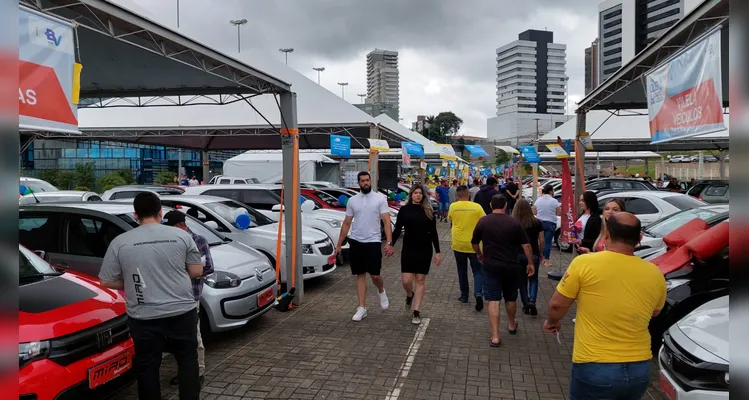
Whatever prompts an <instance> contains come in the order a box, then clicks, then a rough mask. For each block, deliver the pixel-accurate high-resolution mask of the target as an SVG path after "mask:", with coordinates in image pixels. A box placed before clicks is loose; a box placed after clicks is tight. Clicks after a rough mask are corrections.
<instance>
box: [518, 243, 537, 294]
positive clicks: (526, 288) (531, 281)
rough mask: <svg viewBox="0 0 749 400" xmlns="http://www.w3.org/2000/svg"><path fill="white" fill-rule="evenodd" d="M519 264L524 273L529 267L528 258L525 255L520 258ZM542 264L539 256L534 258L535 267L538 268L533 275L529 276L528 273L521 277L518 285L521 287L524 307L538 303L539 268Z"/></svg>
mask: <svg viewBox="0 0 749 400" xmlns="http://www.w3.org/2000/svg"><path fill="white" fill-rule="evenodd" d="M518 264H520V266H521V267H523V272H525V266H526V265H528V258H526V257H525V254H521V255H520V256H518ZM540 264H541V260H540V259H539V258H538V257H537V256H533V266H534V267H536V268H534V270H533V275H531V276H528V274H527V273H523V274H522V275H520V283H519V284H518V285H519V287H520V300H521V301H522V302H523V305H524V306H527V305H528V303H535V302H536V296H537V295H538V267H539V265H540Z"/></svg>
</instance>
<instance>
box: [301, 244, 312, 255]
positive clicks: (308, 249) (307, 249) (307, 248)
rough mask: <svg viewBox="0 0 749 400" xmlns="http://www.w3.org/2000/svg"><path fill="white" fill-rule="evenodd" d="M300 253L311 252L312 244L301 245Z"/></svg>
mask: <svg viewBox="0 0 749 400" xmlns="http://www.w3.org/2000/svg"><path fill="white" fill-rule="evenodd" d="M302 254H312V245H311V244H305V245H302Z"/></svg>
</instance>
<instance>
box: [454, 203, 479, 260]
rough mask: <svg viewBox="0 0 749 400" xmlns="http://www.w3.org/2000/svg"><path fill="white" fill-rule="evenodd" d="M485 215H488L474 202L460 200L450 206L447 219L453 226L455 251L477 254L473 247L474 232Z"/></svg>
mask: <svg viewBox="0 0 749 400" xmlns="http://www.w3.org/2000/svg"><path fill="white" fill-rule="evenodd" d="M484 215H486V214H485V213H484V209H483V208H481V205H479V204H478V203H474V202H472V201H466V200H459V201H456V202H455V203H452V204H450V210H449V211H448V212H447V219H449V220H450V221H451V222H452V224H453V227H452V237H453V243H452V244H453V250H455V251H457V252H460V253H469V254H473V253H475V252H474V251H473V246H472V245H471V239H472V238H473V230H474V229H475V228H476V224H477V223H478V222H479V219H481V217H483V216H484Z"/></svg>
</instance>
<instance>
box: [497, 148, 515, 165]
mask: <svg viewBox="0 0 749 400" xmlns="http://www.w3.org/2000/svg"><path fill="white" fill-rule="evenodd" d="M510 160H512V155H511V154H510V153H507V152H505V151H502V150H500V151H497V152H496V154H494V162H495V163H497V165H502V164H504V163H506V162H510Z"/></svg>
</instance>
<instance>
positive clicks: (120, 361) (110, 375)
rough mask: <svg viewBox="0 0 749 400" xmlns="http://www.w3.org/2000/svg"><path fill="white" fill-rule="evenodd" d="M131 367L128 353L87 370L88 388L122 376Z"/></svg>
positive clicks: (130, 358) (131, 362)
mask: <svg viewBox="0 0 749 400" xmlns="http://www.w3.org/2000/svg"><path fill="white" fill-rule="evenodd" d="M132 366H133V358H132V356H131V355H130V352H129V351H126V352H124V353H120V354H118V355H116V356H114V357H112V358H110V359H109V360H107V361H104V362H103V363H101V364H99V365H97V366H95V367H93V368H89V370H88V387H89V389H93V388H95V387H97V386H101V385H103V384H105V383H107V382H109V381H111V380H112V379H114V378H117V377H118V376H120V375H122V374H124V373H125V372H127V371H128V370H129V369H130V368H132Z"/></svg>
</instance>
